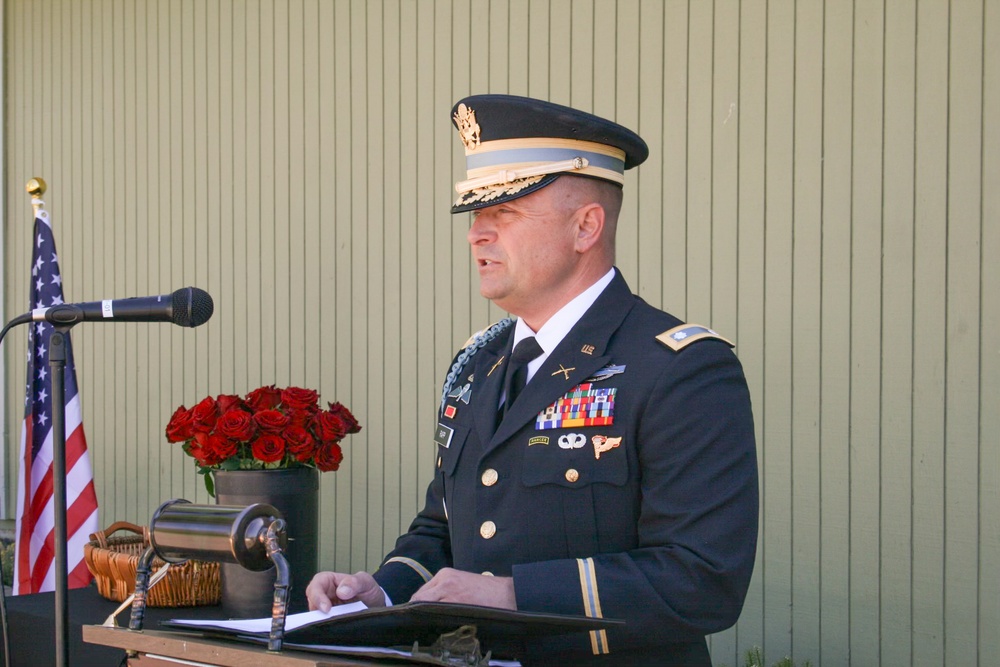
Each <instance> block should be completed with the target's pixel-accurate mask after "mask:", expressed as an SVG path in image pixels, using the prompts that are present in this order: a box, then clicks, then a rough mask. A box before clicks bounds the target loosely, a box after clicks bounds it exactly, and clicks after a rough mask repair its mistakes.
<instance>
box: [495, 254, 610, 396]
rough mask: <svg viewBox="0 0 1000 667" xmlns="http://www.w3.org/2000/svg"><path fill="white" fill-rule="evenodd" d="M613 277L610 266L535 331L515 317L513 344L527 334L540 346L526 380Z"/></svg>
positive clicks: (533, 373) (592, 303)
mask: <svg viewBox="0 0 1000 667" xmlns="http://www.w3.org/2000/svg"><path fill="white" fill-rule="evenodd" d="M614 277H615V270H614V268H612V269H611V270H610V271H608V272H607V273H606V274H604V275H603V276H602V277H601V279H600V280H598V281H597V282H596V283H594V284H593V285H591V286H590V287H588V288H587V289H585V290H584V291H583V292H581V293H580V294H579V295H577V296H576V297H575V298H574V299H573V300H572V301H570V302H569V303H567V304H566V305H565V306H563V307H562V308H560V309H559V310H558V311H556V313H555V315H553V316H552V317H550V318H549V320H548V322H546V323H545V324H543V325H542V328H541V329H539V330H538V331H537V332H535V331H532V330H531V328H530V327H529V326H528V325H527V324H525V322H524V320H522V319H521V318H518V319H517V322H516V323H515V324H514V345H517V344H518V343H520V342H521V341H522V340H523V339H525V338H528V337H529V336H534V337H535V340H536V341H537V342H538V345H539V346H540V347H541V348H542V354H541V355H540V356H539V357H537V358H536V359H535V360H534V361H532V362H531V363H529V364H528V380H531V378H532V377H533V376H534V375H535V371H537V370H538V369H539V368H540V367H541V365H542V364H543V363H545V360H546V359H548V357H549V354H550V353H551V352H552V350H554V349H556V346H557V345H559V343H561V342H562V339H563V338H565V337H566V334H568V333H569V331H570V329H572V328H573V326H574V325H576V323H577V322H579V321H580V318H581V317H583V314H584V313H586V312H587V310H588V309H589V308H590V307H591V306H593V305H594V302H595V301H597V297H599V296H600V295H601V292H603V291H604V290H605V288H607V286H608V285H610V284H611V280H612V279H613V278H614Z"/></svg>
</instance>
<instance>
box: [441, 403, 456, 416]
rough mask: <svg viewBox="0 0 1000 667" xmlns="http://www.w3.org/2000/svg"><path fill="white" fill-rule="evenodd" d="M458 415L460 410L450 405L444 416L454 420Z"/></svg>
mask: <svg viewBox="0 0 1000 667" xmlns="http://www.w3.org/2000/svg"><path fill="white" fill-rule="evenodd" d="M456 414H458V408H456V407H455V406H454V405H449V406H447V407H445V409H444V416H445V417H447V418H448V419H454V418H455V415H456Z"/></svg>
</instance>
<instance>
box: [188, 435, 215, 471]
mask: <svg viewBox="0 0 1000 667" xmlns="http://www.w3.org/2000/svg"><path fill="white" fill-rule="evenodd" d="M185 447H187V453H188V454H190V455H191V456H193V457H194V459H195V460H196V461H197V462H198V463H199V464H200V465H202V466H214V465H215V464H216V463H220V462H221V459H219V457H218V454H217V453H216V452H215V450H214V449H213V448H212V443H211V441H210V436H209V435H208V434H207V433H203V432H201V431H198V432H196V433H195V434H194V439H193V440H192V441H191V442H190V444H188V445H185Z"/></svg>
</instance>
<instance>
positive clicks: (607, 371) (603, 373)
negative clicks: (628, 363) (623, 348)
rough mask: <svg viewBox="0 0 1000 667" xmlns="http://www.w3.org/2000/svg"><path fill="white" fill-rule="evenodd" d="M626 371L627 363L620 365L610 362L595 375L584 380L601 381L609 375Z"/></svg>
mask: <svg viewBox="0 0 1000 667" xmlns="http://www.w3.org/2000/svg"><path fill="white" fill-rule="evenodd" d="M624 372H625V364H622V365H620V366H616V365H614V364H610V365H608V366H605V367H604V368H602V369H600V370H599V371H597V372H596V373H594V374H593V375H591V376H590V377H589V378H587V379H586V380H584V382H600V381H601V380H607V379H608V378H609V377H613V376H615V375H618V374H619V373H624Z"/></svg>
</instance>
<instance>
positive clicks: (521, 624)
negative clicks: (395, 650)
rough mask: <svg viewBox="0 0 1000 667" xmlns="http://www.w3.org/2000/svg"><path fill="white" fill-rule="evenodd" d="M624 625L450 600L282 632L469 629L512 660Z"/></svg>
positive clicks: (415, 636) (391, 640) (427, 634)
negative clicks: (552, 642)
mask: <svg viewBox="0 0 1000 667" xmlns="http://www.w3.org/2000/svg"><path fill="white" fill-rule="evenodd" d="M624 623H625V622H624V621H620V620H616V619H607V618H589V617H585V616H567V615H563V614H547V613H540V612H529V611H510V610H507V609H497V608H495V607H481V606H477V605H467V604H455V603H450V602H407V603H406V604H400V605H395V606H392V607H374V608H369V609H365V610H362V611H358V612H354V613H350V614H343V615H339V616H331V617H329V618H326V619H322V620H320V621H316V622H313V623H309V624H306V625H303V626H300V627H298V628H296V629H294V630H288V631H287V632H286V633H285V642H286V645H287V646H288V647H289V648H292V647H293V646H294V647H295V648H299V649H302V648H303V647H317V648H316V650H322V649H321V648H318V647H321V646H329V645H337V646H368V647H407V648H409V647H413V645H414V642H416V643H418V644H419V645H420V646H421V647H429V646H431V645H432V644H433V643H434V642H436V641H437V640H438V639H439V638H440V637H441V636H442V635H445V634H447V633H450V632H453V631H455V630H458V629H459V628H461V627H463V626H474V627H475V628H476V637H477V638H478V639H479V641H480V642H481V644H482V646H483V652H484V653H485V652H486V651H487V650H491V651H493V653H494V655H502V656H512V655H516V654H518V653H520V650H519V648H520V645H521V642H522V641H523V640H524V639H530V638H534V637H545V636H552V635H562V634H568V633H573V632H588V631H591V630H602V629H606V628H610V627H615V626H620V625H624ZM161 625H163V626H165V627H168V628H173V629H178V630H185V631H195V632H200V633H207V634H213V635H216V636H218V635H222V636H226V637H230V638H234V639H240V640H245V641H251V642H254V643H259V642H260V641H261V640H263V641H264V642H266V641H267V633H266V632H259V633H249V634H248V633H246V632H245V631H238V630H233V629H231V628H226V627H223V626H215V625H196V624H190V623H186V622H185V621H183V620H177V619H174V620H170V621H163V622H161Z"/></svg>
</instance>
